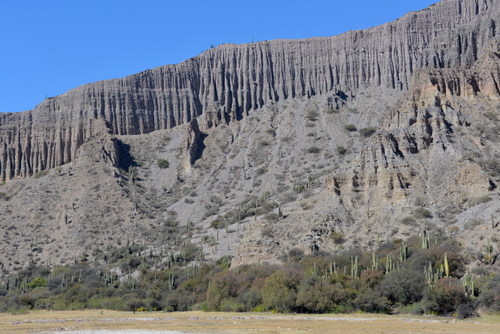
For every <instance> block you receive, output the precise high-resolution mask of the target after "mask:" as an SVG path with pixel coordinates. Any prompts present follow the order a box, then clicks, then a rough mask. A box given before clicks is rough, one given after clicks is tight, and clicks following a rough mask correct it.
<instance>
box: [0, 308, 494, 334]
mask: <svg viewBox="0 0 500 334" xmlns="http://www.w3.org/2000/svg"><path fill="white" fill-rule="evenodd" d="M499 320H500V318H499V316H498V315H495V316H492V315H490V316H483V317H481V318H476V319H472V320H463V321H462V320H456V319H452V318H438V317H428V316H422V317H414V316H406V315H396V316H387V315H380V316H379V315H367V314H354V315H352V314H351V315H280V314H272V313H204V312H179V313H161V312H157V313H136V314H133V313H131V312H115V311H108V310H89V311H37V312H31V313H27V314H16V315H13V314H5V313H4V314H0V333H44V334H48V333H63V332H64V333H73V334H90V333H95V334H112V333H113V334H114V333H127V334H146V333H155V334H179V333H231V334H243V333H245V334H246V333H260V334H263V333H264V334H265V333H292V334H294V333H343V334H349V333H367V334H375V333H412V334H417V333H418V334H424V333H425V334H426V333H453V334H457V333H474V334H481V333H485V334H491V333H500V321H499Z"/></svg>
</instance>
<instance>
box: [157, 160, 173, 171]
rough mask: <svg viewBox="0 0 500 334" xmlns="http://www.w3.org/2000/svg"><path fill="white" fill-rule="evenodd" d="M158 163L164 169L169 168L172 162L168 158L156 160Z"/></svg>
mask: <svg viewBox="0 0 500 334" xmlns="http://www.w3.org/2000/svg"><path fill="white" fill-rule="evenodd" d="M156 164H157V165H158V167H160V168H162V169H164V168H168V167H169V166H170V163H169V162H168V160H166V159H158V160H157V161H156Z"/></svg>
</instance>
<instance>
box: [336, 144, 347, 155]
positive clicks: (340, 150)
mask: <svg viewBox="0 0 500 334" xmlns="http://www.w3.org/2000/svg"><path fill="white" fill-rule="evenodd" d="M337 154H338V155H346V154H347V148H345V147H344V146H337Z"/></svg>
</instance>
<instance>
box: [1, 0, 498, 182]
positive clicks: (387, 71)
mask: <svg viewBox="0 0 500 334" xmlns="http://www.w3.org/2000/svg"><path fill="white" fill-rule="evenodd" d="M499 13H500V8H499V5H498V1H496V0H443V1H441V2H439V3H437V4H435V5H433V6H431V7H429V8H427V9H425V10H422V11H419V12H412V13H409V14H407V15H405V16H404V17H403V18H401V19H399V20H396V21H394V22H391V23H387V24H384V25H381V26H378V27H374V28H371V29H367V30H363V31H350V32H347V33H345V34H342V35H340V36H335V37H328V38H311V39H305V40H276V41H270V42H259V43H252V44H245V45H221V46H219V47H217V48H214V49H210V50H208V51H206V52H204V53H202V54H201V55H199V56H197V57H194V58H191V59H189V60H187V61H185V62H182V63H180V64H177V65H168V66H163V67H158V68H155V69H152V70H147V71H144V72H141V73H138V74H135V75H132V76H128V77H125V78H122V79H115V80H106V81H100V82H96V83H92V84H88V85H84V86H81V87H78V88H76V89H73V90H71V91H69V92H67V93H65V94H63V95H61V96H57V97H54V98H49V99H46V100H45V101H43V102H42V103H41V104H39V105H38V106H37V107H36V108H35V109H34V110H32V111H28V112H23V113H15V114H0V179H2V180H5V179H7V180H8V179H12V178H15V177H19V176H28V175H32V174H35V173H37V172H40V171H42V170H45V169H49V168H53V167H55V166H59V165H62V164H65V163H67V162H70V161H72V160H73V159H74V158H75V156H76V151H77V150H78V148H79V147H80V146H81V145H82V144H83V143H84V142H85V141H86V140H88V139H89V138H91V137H92V136H95V135H96V134H97V133H99V132H100V131H106V132H107V131H110V132H111V133H114V134H143V133H148V132H151V131H154V130H159V129H166V128H171V127H174V126H176V125H178V124H183V123H186V122H190V121H191V120H193V119H195V118H197V117H199V116H200V115H204V117H203V118H202V122H201V124H200V127H201V128H203V127H205V128H207V127H211V126H214V125H217V124H219V123H220V122H229V121H231V120H238V119H241V118H242V117H244V116H245V115H247V114H248V113H249V112H250V111H251V110H254V109H258V108H260V107H262V106H264V105H265V104H266V103H268V102H269V101H278V100H281V99H289V98H294V97H301V96H313V95H317V94H323V93H327V92H331V91H341V92H343V94H347V95H353V94H354V93H355V92H356V90H357V89H359V88H362V87H365V86H369V85H378V86H384V87H389V88H392V89H398V90H407V89H408V88H409V87H410V84H411V81H412V77H413V75H414V73H416V72H418V71H419V70H420V69H422V68H428V67H430V68H434V69H447V68H451V67H465V68H470V67H471V66H472V65H473V64H474V63H475V62H476V61H477V59H478V57H479V55H480V54H481V53H482V52H483V50H484V49H485V48H487V47H490V48H494V49H496V52H497V53H498V35H497V30H498V29H497V27H498V24H499V16H500V14H499ZM492 43H493V44H492ZM492 77H493V78H492V80H490V82H491V90H492V91H495V87H496V91H497V93H498V73H497V74H496V75H495V74H494V75H493V76H492ZM446 85H447V86H450V85H449V83H446ZM458 88H459V87H457V88H455V85H453V83H451V86H450V88H449V89H458ZM99 119H101V120H105V124H106V128H107V129H105V130H103V129H102V127H101V126H96V125H95V124H96V123H99V122H96V120H99Z"/></svg>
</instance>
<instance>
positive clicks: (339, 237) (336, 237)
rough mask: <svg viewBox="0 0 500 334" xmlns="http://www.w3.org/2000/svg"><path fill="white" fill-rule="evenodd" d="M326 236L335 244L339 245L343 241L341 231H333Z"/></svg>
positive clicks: (343, 237)
mask: <svg viewBox="0 0 500 334" xmlns="http://www.w3.org/2000/svg"><path fill="white" fill-rule="evenodd" d="M328 237H329V238H330V239H332V240H333V242H334V243H335V244H337V245H341V244H343V243H344V242H345V236H344V234H342V233H341V232H336V231H333V232H332V233H330V235H329V236H328Z"/></svg>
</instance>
